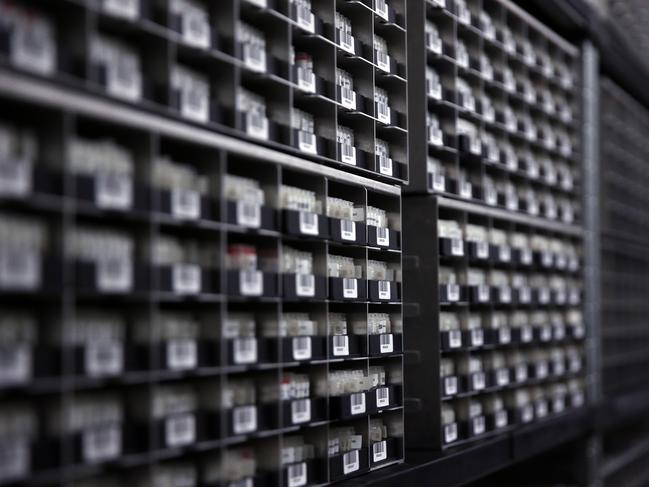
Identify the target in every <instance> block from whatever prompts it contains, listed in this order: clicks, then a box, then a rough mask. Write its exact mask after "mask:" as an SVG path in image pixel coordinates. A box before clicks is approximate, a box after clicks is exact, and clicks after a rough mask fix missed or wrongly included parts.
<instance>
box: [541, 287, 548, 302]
mask: <svg viewBox="0 0 649 487" xmlns="http://www.w3.org/2000/svg"><path fill="white" fill-rule="evenodd" d="M538 293H539V302H540V303H541V304H548V303H549V302H550V289H548V288H547V287H542V288H539V289H538Z"/></svg>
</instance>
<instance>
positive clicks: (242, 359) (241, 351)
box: [233, 337, 257, 365]
mask: <svg viewBox="0 0 649 487" xmlns="http://www.w3.org/2000/svg"><path fill="white" fill-rule="evenodd" d="M233 348H234V363H235V364H237V365H241V364H254V363H255V362H257V339H256V338H254V337H246V338H235V339H234V342H233Z"/></svg>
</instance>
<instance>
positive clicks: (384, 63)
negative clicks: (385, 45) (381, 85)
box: [374, 49, 390, 73]
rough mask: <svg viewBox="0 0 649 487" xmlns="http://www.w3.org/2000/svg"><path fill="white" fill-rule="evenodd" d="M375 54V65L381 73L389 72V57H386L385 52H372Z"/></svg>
mask: <svg viewBox="0 0 649 487" xmlns="http://www.w3.org/2000/svg"><path fill="white" fill-rule="evenodd" d="M374 52H375V53H376V65H377V66H378V67H379V69H381V70H382V71H385V72H386V73H389V72H390V56H388V53H387V52H385V51H377V50H376V49H375V50H374Z"/></svg>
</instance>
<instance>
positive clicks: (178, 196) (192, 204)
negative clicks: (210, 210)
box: [171, 189, 201, 220]
mask: <svg viewBox="0 0 649 487" xmlns="http://www.w3.org/2000/svg"><path fill="white" fill-rule="evenodd" d="M171 214H172V215H173V216H174V217H176V218H180V219H183V220H197V219H198V218H200V216H201V197H200V194H198V193H197V192H196V191H187V190H183V189H174V190H172V191H171Z"/></svg>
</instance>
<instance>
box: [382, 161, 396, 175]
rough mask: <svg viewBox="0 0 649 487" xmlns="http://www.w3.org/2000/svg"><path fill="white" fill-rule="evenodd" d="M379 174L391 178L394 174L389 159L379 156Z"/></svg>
mask: <svg viewBox="0 0 649 487" xmlns="http://www.w3.org/2000/svg"><path fill="white" fill-rule="evenodd" d="M379 173H381V174H385V175H386V176H392V175H393V174H394V169H393V164H392V158H391V157H385V156H379Z"/></svg>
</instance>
